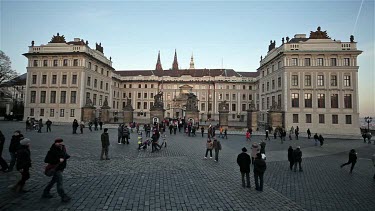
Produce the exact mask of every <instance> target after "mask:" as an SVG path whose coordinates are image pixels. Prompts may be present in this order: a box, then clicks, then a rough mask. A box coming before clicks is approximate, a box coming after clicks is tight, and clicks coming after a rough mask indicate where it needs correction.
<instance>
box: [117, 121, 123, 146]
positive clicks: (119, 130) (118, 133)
mask: <svg viewBox="0 0 375 211" xmlns="http://www.w3.org/2000/svg"><path fill="white" fill-rule="evenodd" d="M122 127H123V126H122V124H119V125H118V128H117V144H121V142H122V141H121V140H122V137H123V130H124V129H123V128H122Z"/></svg>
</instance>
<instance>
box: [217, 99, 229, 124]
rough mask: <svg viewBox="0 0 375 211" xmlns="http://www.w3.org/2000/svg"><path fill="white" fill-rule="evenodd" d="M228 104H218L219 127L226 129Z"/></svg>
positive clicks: (225, 102)
mask: <svg viewBox="0 0 375 211" xmlns="http://www.w3.org/2000/svg"><path fill="white" fill-rule="evenodd" d="M228 115H229V104H228V103H227V101H223V102H221V103H219V125H220V126H222V127H223V128H228Z"/></svg>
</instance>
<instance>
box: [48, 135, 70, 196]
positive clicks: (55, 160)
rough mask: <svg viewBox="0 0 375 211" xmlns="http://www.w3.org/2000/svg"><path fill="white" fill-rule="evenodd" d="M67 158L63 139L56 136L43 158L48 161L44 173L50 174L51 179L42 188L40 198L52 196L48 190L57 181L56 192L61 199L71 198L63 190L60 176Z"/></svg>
mask: <svg viewBox="0 0 375 211" xmlns="http://www.w3.org/2000/svg"><path fill="white" fill-rule="evenodd" d="M69 158H70V156H69V155H68V154H67V153H66V148H65V145H64V144H63V139H61V138H57V139H56V140H55V143H54V144H52V146H51V148H50V150H49V151H48V153H47V155H46V158H45V159H44V162H45V163H48V165H47V167H46V172H45V174H46V175H47V176H49V175H51V176H52V180H51V181H50V182H49V183H48V185H47V186H46V188H45V189H44V191H43V195H42V198H52V197H53V196H52V195H51V194H50V190H51V188H52V187H53V185H54V184H55V183H57V193H58V194H59V196H60V197H61V201H62V202H68V201H70V199H71V198H70V197H69V196H68V195H66V194H65V192H64V188H63V176H62V173H63V171H64V169H65V168H66V160H67V159H69Z"/></svg>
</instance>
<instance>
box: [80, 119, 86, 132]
mask: <svg viewBox="0 0 375 211" xmlns="http://www.w3.org/2000/svg"><path fill="white" fill-rule="evenodd" d="M83 128H85V122H84V121H81V123H80V124H79V130H80V131H81V134H82V133H83Z"/></svg>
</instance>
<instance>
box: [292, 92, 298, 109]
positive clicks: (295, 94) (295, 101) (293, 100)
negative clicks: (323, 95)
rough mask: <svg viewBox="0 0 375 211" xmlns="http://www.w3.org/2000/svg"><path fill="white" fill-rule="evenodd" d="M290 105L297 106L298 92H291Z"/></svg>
mask: <svg viewBox="0 0 375 211" xmlns="http://www.w3.org/2000/svg"><path fill="white" fill-rule="evenodd" d="M292 107H293V108H298V107H299V94H297V93H293V94H292Z"/></svg>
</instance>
